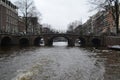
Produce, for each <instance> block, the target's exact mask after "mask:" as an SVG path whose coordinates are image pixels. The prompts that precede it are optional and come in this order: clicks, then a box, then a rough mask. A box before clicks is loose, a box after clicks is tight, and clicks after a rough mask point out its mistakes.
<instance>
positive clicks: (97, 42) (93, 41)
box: [0, 34, 105, 46]
mask: <svg viewBox="0 0 120 80" xmlns="http://www.w3.org/2000/svg"><path fill="white" fill-rule="evenodd" d="M56 37H64V38H65V39H67V41H68V46H74V45H75V41H76V39H79V40H80V44H81V45H83V46H104V45H105V38H104V37H101V36H80V35H76V34H42V35H9V34H1V35H0V45H1V46H5V45H7V46H8V45H40V42H41V41H40V40H41V38H43V39H44V44H45V46H52V44H53V40H54V38H56Z"/></svg>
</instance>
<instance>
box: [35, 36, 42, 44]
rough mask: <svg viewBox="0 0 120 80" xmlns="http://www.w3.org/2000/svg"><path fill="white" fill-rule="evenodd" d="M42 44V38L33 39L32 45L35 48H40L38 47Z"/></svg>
mask: <svg viewBox="0 0 120 80" xmlns="http://www.w3.org/2000/svg"><path fill="white" fill-rule="evenodd" d="M43 44H44V40H43V38H41V37H37V38H35V40H34V45H35V46H40V45H43Z"/></svg>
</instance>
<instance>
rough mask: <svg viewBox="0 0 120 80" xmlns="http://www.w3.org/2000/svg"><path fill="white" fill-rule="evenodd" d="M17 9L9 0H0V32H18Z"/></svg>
mask: <svg viewBox="0 0 120 80" xmlns="http://www.w3.org/2000/svg"><path fill="white" fill-rule="evenodd" d="M17 10H18V8H17V6H15V5H14V4H13V3H11V2H10V1H9V0H0V33H12V34H16V33H18V11H17Z"/></svg>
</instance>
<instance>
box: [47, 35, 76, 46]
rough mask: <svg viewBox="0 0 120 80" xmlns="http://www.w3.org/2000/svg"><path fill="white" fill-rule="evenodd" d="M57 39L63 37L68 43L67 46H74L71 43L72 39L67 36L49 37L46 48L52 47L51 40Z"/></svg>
mask: <svg viewBox="0 0 120 80" xmlns="http://www.w3.org/2000/svg"><path fill="white" fill-rule="evenodd" d="M58 37H63V38H65V39H66V40H67V42H68V46H73V45H74V44H73V41H72V39H70V38H69V37H67V36H52V37H50V38H49V39H48V41H47V42H48V46H52V45H53V40H54V39H55V38H58Z"/></svg>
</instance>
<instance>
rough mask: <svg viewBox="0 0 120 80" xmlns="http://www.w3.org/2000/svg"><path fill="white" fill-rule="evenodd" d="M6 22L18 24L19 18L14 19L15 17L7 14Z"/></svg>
mask: <svg viewBox="0 0 120 80" xmlns="http://www.w3.org/2000/svg"><path fill="white" fill-rule="evenodd" d="M6 22H8V23H11V24H14V25H17V24H18V20H17V19H14V18H12V17H10V16H7V18H6Z"/></svg>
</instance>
